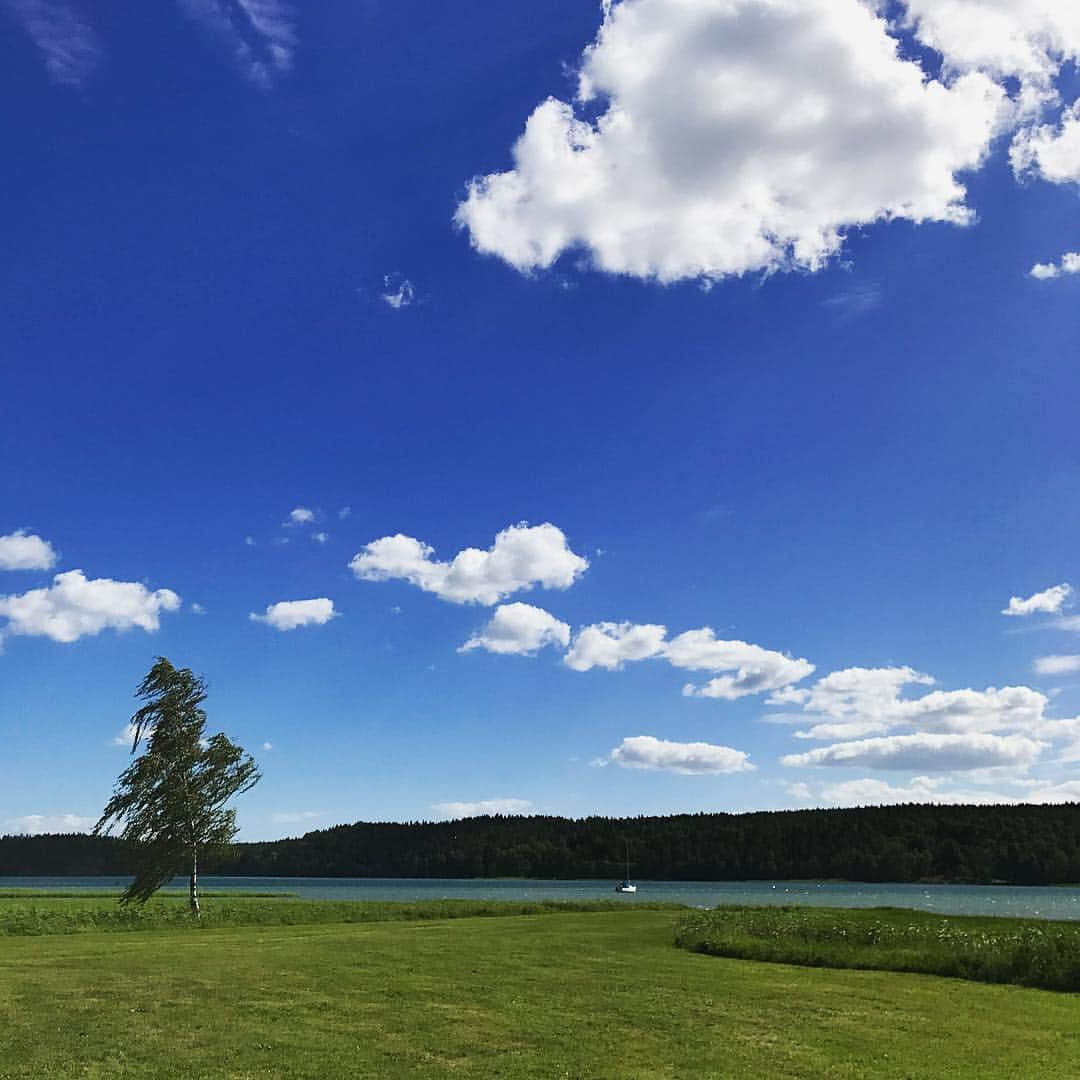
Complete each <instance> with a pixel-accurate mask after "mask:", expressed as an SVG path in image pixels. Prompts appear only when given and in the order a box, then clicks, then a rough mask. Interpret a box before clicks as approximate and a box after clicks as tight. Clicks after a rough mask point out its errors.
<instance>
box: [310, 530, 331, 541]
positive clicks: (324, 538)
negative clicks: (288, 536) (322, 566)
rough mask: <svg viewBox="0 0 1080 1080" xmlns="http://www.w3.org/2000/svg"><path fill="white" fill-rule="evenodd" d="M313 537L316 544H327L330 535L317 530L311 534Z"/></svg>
mask: <svg viewBox="0 0 1080 1080" xmlns="http://www.w3.org/2000/svg"><path fill="white" fill-rule="evenodd" d="M311 539H312V540H314V541H315V543H316V544H325V543H326V541H327V540H329V539H330V537H329V536H328V535H327V534H326V533H324V532H317V533H312V534H311Z"/></svg>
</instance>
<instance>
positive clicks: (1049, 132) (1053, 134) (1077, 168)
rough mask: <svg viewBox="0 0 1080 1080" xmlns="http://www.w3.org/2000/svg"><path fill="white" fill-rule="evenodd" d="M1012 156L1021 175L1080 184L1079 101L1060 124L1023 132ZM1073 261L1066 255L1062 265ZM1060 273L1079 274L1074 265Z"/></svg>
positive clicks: (1072, 106)
mask: <svg viewBox="0 0 1080 1080" xmlns="http://www.w3.org/2000/svg"><path fill="white" fill-rule="evenodd" d="M1009 156H1010V160H1011V161H1012V165H1013V169H1014V171H1015V172H1016V173H1017V174H1019V175H1021V176H1023V175H1024V174H1034V175H1036V176H1039V177H1041V178H1042V179H1043V180H1047V181H1049V182H1050V183H1052V184H1068V183H1073V184H1080V101H1077V102H1074V103H1073V104H1072V105H1071V106H1070V107H1069V108H1067V109H1065V110H1063V112H1062V113H1061V116H1060V118H1059V120H1058V122H1057V123H1053V124H1040V125H1035V126H1032V127H1030V128H1028V129H1026V130H1024V131H1022V132H1020V134H1018V135H1017V136H1016V138H1015V139H1014V140H1013V145H1012V148H1011V150H1010V155H1009ZM1070 258H1072V257H1071V256H1068V255H1067V256H1066V257H1065V259H1063V260H1062V262H1063V263H1064V262H1065V260H1067V259H1070ZM1058 272H1059V273H1076V269H1075V263H1073V264H1072V268H1065V267H1064V266H1063V267H1060V268H1058ZM1033 274H1034V271H1033ZM1034 276H1035V277H1039V276H1043V275H1040V274H1034ZM1045 276H1050V277H1053V276H1056V274H1047V275H1045Z"/></svg>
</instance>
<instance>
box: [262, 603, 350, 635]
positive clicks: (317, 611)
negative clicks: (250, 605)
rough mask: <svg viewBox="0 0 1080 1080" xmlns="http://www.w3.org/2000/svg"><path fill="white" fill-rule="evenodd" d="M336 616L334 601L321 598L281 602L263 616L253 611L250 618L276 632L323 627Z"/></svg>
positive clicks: (272, 606)
mask: <svg viewBox="0 0 1080 1080" xmlns="http://www.w3.org/2000/svg"><path fill="white" fill-rule="evenodd" d="M335 615H337V612H336V611H335V610H334V601H333V600H329V599H327V598H326V597H325V596H320V597H318V598H316V599H314V600H281V601H279V602H278V603H276V604H270V605H269V606H268V607H267V609H266V611H265V612H264V613H263V614H262V615H256V614H255V612H254V611H253V612H252V613H251V614H250V615H249V616H248V618H249V619H251V621H252V622H261V623H266V625H267V626H272V627H273V628H274V629H275V630H295V629H297V627H300V626H322V625H324V624H325V623H328V622H329V621H330V620H331V619H332V618H334V616H335Z"/></svg>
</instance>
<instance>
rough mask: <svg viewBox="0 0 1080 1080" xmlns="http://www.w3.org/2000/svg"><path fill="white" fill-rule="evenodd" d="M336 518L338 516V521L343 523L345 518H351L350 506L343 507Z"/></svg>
mask: <svg viewBox="0 0 1080 1080" xmlns="http://www.w3.org/2000/svg"><path fill="white" fill-rule="evenodd" d="M337 516H338V521H344V520H345V519H346V518H347V517H351V516H352V507H351V506H343V507H342V508H341V509H340V510H339V511H338V512H337Z"/></svg>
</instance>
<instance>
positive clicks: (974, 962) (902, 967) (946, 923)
mask: <svg viewBox="0 0 1080 1080" xmlns="http://www.w3.org/2000/svg"><path fill="white" fill-rule="evenodd" d="M675 943H676V944H677V945H679V946H680V947H682V948H684V949H689V950H691V951H693V952H700V953H709V954H711V955H714V956H729V957H735V958H738V959H744V960H766V961H775V962H777V963H785V964H803V965H806V966H810V967H832V968H863V969H874V970H881V971H909V972H921V973H923V974H928V975H948V976H953V977H955V978H960V979H972V980H975V981H977V982H990V983H1013V984H1015V985H1017V986H1032V987H1041V988H1042V989H1045V990H1066V991H1080V923H1071V922H1050V921H1048V920H1035V919H1006V918H986V917H967V916H941V915H933V914H929V913H926V912H919V911H907V910H901V909H898V908H870V909H864V910H846V909H841V908H794V907H792V908H749V907H723V908H716V909H715V910H713V911H706V912H695V913H693V914H688V915H685V916H684V917H683V918H681V919H680V920H679V921H678V923H677V924H676V929H675Z"/></svg>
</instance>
